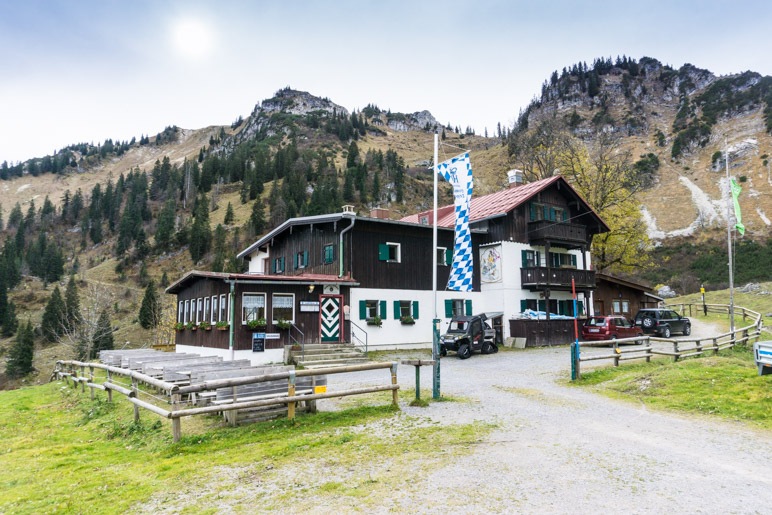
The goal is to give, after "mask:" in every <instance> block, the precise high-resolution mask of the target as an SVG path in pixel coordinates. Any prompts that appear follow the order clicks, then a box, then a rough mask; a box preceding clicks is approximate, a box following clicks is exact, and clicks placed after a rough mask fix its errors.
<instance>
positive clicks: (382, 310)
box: [378, 300, 386, 320]
mask: <svg viewBox="0 0 772 515" xmlns="http://www.w3.org/2000/svg"><path fill="white" fill-rule="evenodd" d="M378 316H379V317H381V320H386V301H385V300H381V301H378Z"/></svg>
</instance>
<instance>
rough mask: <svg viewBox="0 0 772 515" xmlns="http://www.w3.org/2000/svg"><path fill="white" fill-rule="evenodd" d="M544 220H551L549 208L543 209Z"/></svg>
mask: <svg viewBox="0 0 772 515" xmlns="http://www.w3.org/2000/svg"><path fill="white" fill-rule="evenodd" d="M542 218H543V219H544V220H549V219H550V208H548V207H547V206H544V207H543V208H542Z"/></svg>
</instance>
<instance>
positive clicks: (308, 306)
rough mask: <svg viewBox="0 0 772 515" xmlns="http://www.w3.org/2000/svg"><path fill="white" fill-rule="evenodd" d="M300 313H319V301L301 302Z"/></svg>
mask: <svg viewBox="0 0 772 515" xmlns="http://www.w3.org/2000/svg"><path fill="white" fill-rule="evenodd" d="M300 312H301V313H319V301H318V300H301V301H300Z"/></svg>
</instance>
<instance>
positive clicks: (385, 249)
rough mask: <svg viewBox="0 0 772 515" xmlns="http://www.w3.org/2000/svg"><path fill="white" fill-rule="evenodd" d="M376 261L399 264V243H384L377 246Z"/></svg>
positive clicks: (400, 247)
mask: <svg viewBox="0 0 772 515" xmlns="http://www.w3.org/2000/svg"><path fill="white" fill-rule="evenodd" d="M378 260H379V261H387V262H389V263H399V262H401V261H402V245H400V244H399V243H392V242H389V241H387V242H386V243H380V244H378Z"/></svg>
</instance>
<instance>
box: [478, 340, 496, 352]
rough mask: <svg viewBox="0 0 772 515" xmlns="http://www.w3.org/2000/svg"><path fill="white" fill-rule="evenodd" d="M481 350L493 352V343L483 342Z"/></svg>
mask: <svg viewBox="0 0 772 515" xmlns="http://www.w3.org/2000/svg"><path fill="white" fill-rule="evenodd" d="M480 352H482V353H483V354H493V344H492V343H490V342H483V344H482V348H481V349H480Z"/></svg>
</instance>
